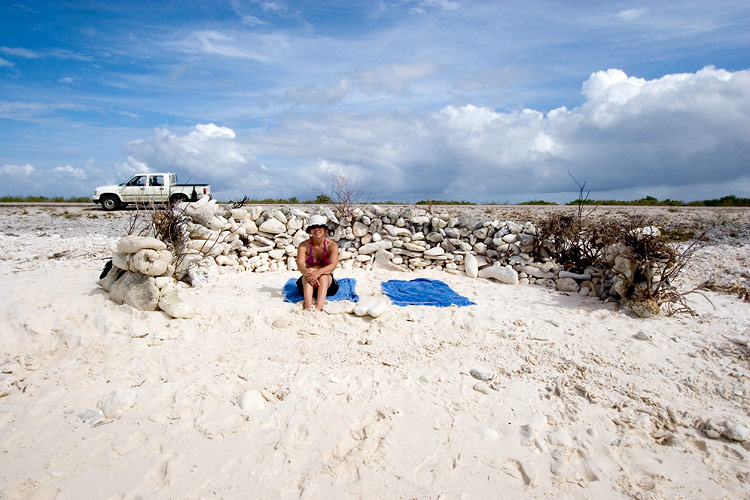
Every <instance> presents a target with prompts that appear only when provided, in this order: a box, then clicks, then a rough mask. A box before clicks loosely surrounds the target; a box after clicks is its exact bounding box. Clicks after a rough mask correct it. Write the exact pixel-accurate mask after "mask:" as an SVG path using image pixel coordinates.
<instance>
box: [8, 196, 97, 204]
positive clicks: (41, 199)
mask: <svg viewBox="0 0 750 500" xmlns="http://www.w3.org/2000/svg"><path fill="white" fill-rule="evenodd" d="M50 202H51V203H91V198H89V197H88V196H68V197H67V198H66V197H64V196H52V197H47V196H0V203H50Z"/></svg>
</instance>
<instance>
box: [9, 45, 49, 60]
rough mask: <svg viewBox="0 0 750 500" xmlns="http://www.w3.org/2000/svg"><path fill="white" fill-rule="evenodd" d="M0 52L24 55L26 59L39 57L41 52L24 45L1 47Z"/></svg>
mask: <svg viewBox="0 0 750 500" xmlns="http://www.w3.org/2000/svg"><path fill="white" fill-rule="evenodd" d="M0 52H2V53H4V54H8V55H11V56H17V57H24V58H26V59H38V58H40V57H42V55H41V54H39V53H38V52H35V51H33V50H29V49H24V48H23V47H0Z"/></svg>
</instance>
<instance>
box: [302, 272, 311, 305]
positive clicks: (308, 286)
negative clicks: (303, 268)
mask: <svg viewBox="0 0 750 500" xmlns="http://www.w3.org/2000/svg"><path fill="white" fill-rule="evenodd" d="M302 290H303V291H304V292H305V308H304V309H305V311H312V309H313V286H312V285H311V284H310V283H308V281H307V278H306V277H305V276H302Z"/></svg>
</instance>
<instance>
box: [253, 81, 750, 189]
mask: <svg viewBox="0 0 750 500" xmlns="http://www.w3.org/2000/svg"><path fill="white" fill-rule="evenodd" d="M582 93H583V95H584V97H585V101H584V103H583V104H582V105H580V106H578V107H576V108H573V109H567V108H564V107H563V108H558V109H554V110H552V111H550V112H548V113H544V112H542V111H537V110H531V109H525V110H519V111H512V112H498V111H496V110H493V109H490V108H487V107H482V106H474V105H464V106H446V107H445V108H443V109H442V110H440V111H439V112H436V113H432V114H429V115H424V114H417V113H412V114H403V113H395V112H394V113H390V114H380V115H377V116H366V115H357V116H351V115H326V116H319V117H314V118H304V119H302V118H298V119H297V120H289V121H287V122H286V123H285V125H284V127H283V128H280V129H278V130H276V131H275V132H273V133H272V134H271V135H268V136H266V137H265V138H264V139H263V142H264V144H263V145H262V147H261V150H264V151H268V152H272V153H274V154H279V155H281V154H284V155H287V156H288V157H310V156H313V157H315V158H318V160H317V162H315V163H314V164H304V165H301V166H297V167H294V172H295V177H296V178H299V177H300V176H304V177H305V178H309V179H314V178H317V177H319V176H326V175H329V174H330V173H331V172H333V170H332V167H331V165H334V166H341V167H342V168H341V169H339V170H336V172H341V171H343V172H344V173H346V172H347V171H349V172H357V175H361V176H362V177H363V178H360V180H361V181H362V182H363V183H364V184H367V185H369V186H371V189H372V191H373V195H374V196H375V197H376V198H384V197H389V196H391V197H396V198H397V199H405V198H406V199H410V197H412V196H416V197H420V196H421V197H424V196H428V195H430V196H434V197H438V196H445V197H450V198H454V199H455V198H465V199H472V200H475V201H487V200H506V199H514V196H515V195H516V194H517V193H530V192H534V193H545V192H546V193H554V192H562V191H568V192H571V191H575V187H574V186H572V185H571V184H572V182H571V179H570V177H569V176H568V172H571V173H573V174H574V175H575V176H576V178H578V179H579V180H581V181H587V183H588V186H590V187H591V188H592V190H594V191H600V192H605V191H612V190H617V189H625V188H630V189H631V190H646V191H648V189H649V188H654V187H656V186H666V185H671V186H691V185H699V184H704V183H709V182H718V181H719V180H721V181H724V182H729V181H731V180H733V179H734V180H737V179H742V178H744V177H747V173H746V172H747V158H749V157H750V136H748V134H747V133H746V124H747V123H748V121H749V120H750V71H738V72H729V71H724V70H720V69H716V68H713V67H706V68H704V69H702V70H700V71H698V72H696V73H687V74H673V75H666V76H664V77H662V78H657V79H654V80H645V79H642V78H636V77H633V76H628V75H627V74H626V73H624V72H623V71H621V70H618V69H610V70H606V71H599V72H596V73H593V74H592V75H591V76H590V77H589V79H588V80H587V81H585V82H584V83H583V85H582ZM282 144H283V148H282V147H281V145H282ZM275 145H277V146H275ZM323 167H326V168H323ZM269 168H273V165H270V166H269ZM743 176H744V177H743ZM280 186H283V187H285V188H287V189H288V188H289V186H285V185H283V184H280ZM515 201H523V200H517V199H516V200H515Z"/></svg>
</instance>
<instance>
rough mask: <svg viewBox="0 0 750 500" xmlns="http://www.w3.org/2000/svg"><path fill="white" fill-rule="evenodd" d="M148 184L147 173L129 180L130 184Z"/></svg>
mask: <svg viewBox="0 0 750 500" xmlns="http://www.w3.org/2000/svg"><path fill="white" fill-rule="evenodd" d="M145 185H146V176H145V175H139V176H137V177H133V178H132V179H130V180H129V181H128V186H145Z"/></svg>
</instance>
